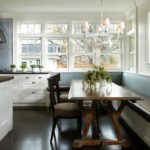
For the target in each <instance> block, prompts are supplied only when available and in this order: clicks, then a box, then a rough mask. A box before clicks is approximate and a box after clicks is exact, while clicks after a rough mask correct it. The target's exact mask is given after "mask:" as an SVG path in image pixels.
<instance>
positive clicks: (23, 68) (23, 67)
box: [20, 64, 27, 72]
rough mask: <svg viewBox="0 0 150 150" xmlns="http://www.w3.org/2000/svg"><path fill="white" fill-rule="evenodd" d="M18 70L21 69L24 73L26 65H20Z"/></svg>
mask: <svg viewBox="0 0 150 150" xmlns="http://www.w3.org/2000/svg"><path fill="white" fill-rule="evenodd" d="M20 68H21V69H22V71H23V72H26V68H27V64H22V65H21V66H20Z"/></svg>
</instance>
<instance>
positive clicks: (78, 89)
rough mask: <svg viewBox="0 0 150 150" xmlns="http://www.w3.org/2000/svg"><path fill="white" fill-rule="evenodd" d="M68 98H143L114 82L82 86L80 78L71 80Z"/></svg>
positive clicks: (121, 99)
mask: <svg viewBox="0 0 150 150" xmlns="http://www.w3.org/2000/svg"><path fill="white" fill-rule="evenodd" d="M68 98H69V99H70V100H93V101H94V100H96V101H98V100H102V101H113V100H118V101H130V100H132V101H134V100H143V98H141V97H140V96H139V95H138V94H136V93H134V92H133V91H131V90H129V89H127V88H125V87H123V86H119V85H117V84H115V83H108V84H106V85H101V86H100V85H99V83H97V85H96V87H95V88H94V87H92V88H90V87H89V86H87V85H86V86H83V84H82V80H73V81H72V82H71V86H70V91H69V96H68Z"/></svg>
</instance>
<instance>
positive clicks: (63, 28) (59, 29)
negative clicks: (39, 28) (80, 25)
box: [46, 24, 68, 34]
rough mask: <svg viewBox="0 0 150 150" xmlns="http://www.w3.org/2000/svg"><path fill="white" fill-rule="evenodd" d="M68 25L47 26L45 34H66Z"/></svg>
mask: <svg viewBox="0 0 150 150" xmlns="http://www.w3.org/2000/svg"><path fill="white" fill-rule="evenodd" d="M67 32H68V25H67V24H47V25H46V33H61V34H63V33H67Z"/></svg>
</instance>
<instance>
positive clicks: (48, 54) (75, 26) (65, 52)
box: [17, 21, 122, 71]
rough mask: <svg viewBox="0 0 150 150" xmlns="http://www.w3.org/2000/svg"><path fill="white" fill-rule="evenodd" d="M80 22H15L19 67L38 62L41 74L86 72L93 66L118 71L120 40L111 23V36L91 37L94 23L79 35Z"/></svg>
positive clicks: (96, 25)
mask: <svg viewBox="0 0 150 150" xmlns="http://www.w3.org/2000/svg"><path fill="white" fill-rule="evenodd" d="M82 25H83V22H68V23H63V22H61V23H50V22H47V21H43V22H42V23H21V24H19V23H18V29H20V30H18V31H19V32H18V33H17V35H18V38H19V43H18V44H19V45H18V48H19V49H18V54H19V58H20V59H19V62H18V63H19V64H18V66H19V65H20V64H21V63H22V62H26V63H27V64H29V65H30V64H37V62H38V63H40V65H42V66H43V67H44V69H45V71H56V70H58V71H59V70H62V71H63V70H66V71H67V70H68V71H75V70H80V71H81V70H87V69H90V68H91V67H92V65H93V64H97V65H103V66H104V67H105V68H107V69H113V70H115V69H121V66H122V65H121V62H122V60H121V58H122V50H121V47H122V46H121V41H122V40H121V38H118V37H117V35H116V33H115V29H116V27H117V24H112V26H111V28H110V31H107V32H110V33H111V34H109V36H107V35H99V34H97V33H96V34H95V31H96V30H97V27H98V23H97V22H91V23H89V31H88V32H87V33H86V34H84V33H83V32H82V27H83V26H82Z"/></svg>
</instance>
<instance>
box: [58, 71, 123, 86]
mask: <svg viewBox="0 0 150 150" xmlns="http://www.w3.org/2000/svg"><path fill="white" fill-rule="evenodd" d="M83 74H84V72H61V81H60V84H65V85H70V83H71V81H72V80H73V79H83ZM110 74H111V76H112V81H113V82H115V83H116V84H119V85H121V84H122V72H110Z"/></svg>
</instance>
